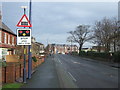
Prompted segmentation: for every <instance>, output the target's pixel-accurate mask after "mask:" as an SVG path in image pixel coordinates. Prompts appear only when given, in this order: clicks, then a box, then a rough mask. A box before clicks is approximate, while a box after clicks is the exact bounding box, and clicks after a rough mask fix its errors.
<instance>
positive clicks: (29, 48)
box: [28, 0, 32, 79]
mask: <svg viewBox="0 0 120 90" xmlns="http://www.w3.org/2000/svg"><path fill="white" fill-rule="evenodd" d="M31 11H32V2H31V0H30V3H29V20H30V22H31V21H32V18H31ZM29 28H30V29H31V30H32V27H29ZM31 74H32V53H31V45H28V79H30V78H31Z"/></svg>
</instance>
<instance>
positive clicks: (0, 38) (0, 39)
mask: <svg viewBox="0 0 120 90" xmlns="http://www.w3.org/2000/svg"><path fill="white" fill-rule="evenodd" d="M1 42H2V32H1V31H0V43H1Z"/></svg>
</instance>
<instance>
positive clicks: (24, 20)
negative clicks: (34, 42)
mask: <svg viewBox="0 0 120 90" xmlns="http://www.w3.org/2000/svg"><path fill="white" fill-rule="evenodd" d="M17 26H18V27H32V25H31V23H30V21H29V20H28V18H27V16H26V14H24V15H23V16H22V18H21V19H20V21H19V22H18V24H17Z"/></svg>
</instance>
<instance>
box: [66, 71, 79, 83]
mask: <svg viewBox="0 0 120 90" xmlns="http://www.w3.org/2000/svg"><path fill="white" fill-rule="evenodd" d="M68 74H69V75H70V76H71V77H72V79H73V80H74V81H75V82H76V81H77V80H76V79H75V78H74V77H73V75H72V74H71V73H70V72H68Z"/></svg>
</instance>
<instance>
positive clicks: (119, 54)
mask: <svg viewBox="0 0 120 90" xmlns="http://www.w3.org/2000/svg"><path fill="white" fill-rule="evenodd" d="M113 59H114V62H120V51H118V52H115V53H114V54H113Z"/></svg>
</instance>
